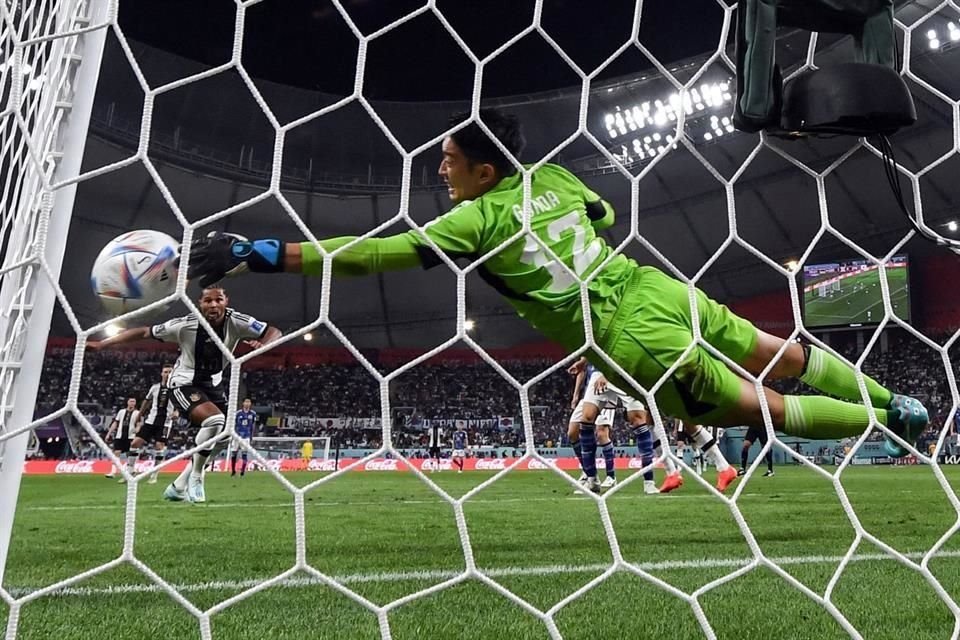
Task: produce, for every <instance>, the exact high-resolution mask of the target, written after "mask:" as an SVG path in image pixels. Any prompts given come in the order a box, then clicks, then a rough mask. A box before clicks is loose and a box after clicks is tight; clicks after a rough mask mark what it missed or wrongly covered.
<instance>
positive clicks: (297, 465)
mask: <svg viewBox="0 0 960 640" xmlns="http://www.w3.org/2000/svg"><path fill="white" fill-rule="evenodd" d="M358 460H360V458H341V459H340V463H339V467H337V463H336V461H334V460H316V459H315V460H311V461H310V462H309V464H307V465H306V466H304V463H303V460H301V459H299V458H286V459H283V460H268V461H267V463H268V465H269V466H270V467H271V468H273V469H276V470H277V471H304V470H306V471H335V470H336V469H337V468H339V469H344V468H346V467H348V466H350V465H351V464H353V463H355V462H357V461H358ZM516 461H517V458H467V459H465V460H464V461H463V468H464V470H466V471H500V470H501V469H506V468H507V467H509V466H510V465H512V464H513V463H514V462H516ZM409 463H410V464H412V465H413V466H415V467H416V468H418V469H421V470H423V471H430V470H434V469H437V468H438V467H437V463H436V461H435V460H421V459H410V460H409ZM549 463H550V464H551V466H554V467H555V468H557V469H561V470H563V471H574V470H576V469H579V468H580V465H579V464H578V463H577V461H576V460H575V459H574V458H555V459H550V460H549ZM597 463H598V465H599V466H601V467H602V466H603V460H598V461H597ZM185 465H186V462H185V461H184V460H178V461H176V462H174V463H173V464H171V465H169V466H166V467H164V468H163V470H162V471H161V473H167V472H169V473H173V472H177V473H179V472H180V471H182V470H183V467H184V466H185ZM642 466H643V465H642V463H641V462H640V459H639V458H617V459H616V468H617V469H640V468H641V467H642ZM658 466H659V465H658ZM110 467H111V464H110V461H109V460H60V461H57V460H28V461H27V462H26V463H25V465H24V473H26V474H31V475H42V474H51V475H52V474H91V475H96V474H106V473H107V472H108V471H110ZM152 468H153V462H152V461H149V460H148V461H144V462H140V463H137V466H136V470H137V472H139V473H143V472H145V471H150V469H152ZM229 468H230V465H229V464H227V463H226V461H225V460H217V461H216V462H215V463H214V466H213V470H214V471H229ZM262 468H263V465H261V464H260V463H259V462H256V461H253V460H251V461H250V466H249V467H248V469H262ZM454 468H455V467H454V465H453V462H451V461H450V459H449V458H442V459H441V460H440V466H439V469H440V470H441V471H444V470H452V469H454ZM516 468H517V469H524V470H530V469H533V470H539V469H546V468H547V466H546V465H545V464H543V463H542V462H540V461H539V460H533V459H527V460H524V461H523V462H521V463H520V464H519V465H518V466H517V467H516ZM353 470H354V471H408V470H409V469H408V468H407V466H406V464H404V463H403V462H402V461H401V460H399V459H397V458H373V459H371V460H367V461H366V462H364V463H363V464H360V465H357V466H356V467H354V469H353Z"/></svg>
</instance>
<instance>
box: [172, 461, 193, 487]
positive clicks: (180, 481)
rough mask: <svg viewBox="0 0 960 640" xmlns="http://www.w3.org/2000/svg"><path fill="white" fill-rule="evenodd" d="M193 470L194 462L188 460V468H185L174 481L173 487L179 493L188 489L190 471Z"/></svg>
mask: <svg viewBox="0 0 960 640" xmlns="http://www.w3.org/2000/svg"><path fill="white" fill-rule="evenodd" d="M191 469H193V460H187V466H186V467H184V468H183V471H181V472H180V475H178V476H177V479H176V480H174V481H173V486H174V488H175V489H177V490H178V491H185V490H186V488H187V478H189V477H190V470H191Z"/></svg>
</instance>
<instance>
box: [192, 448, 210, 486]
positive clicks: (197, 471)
mask: <svg viewBox="0 0 960 640" xmlns="http://www.w3.org/2000/svg"><path fill="white" fill-rule="evenodd" d="M208 457H209V456H207V455H206V454H203V453H195V454H193V468H192V470H191V472H190V475H191V476H193V479H194V480H200V479H202V478H203V467H204V466H206V464H207V458H208Z"/></svg>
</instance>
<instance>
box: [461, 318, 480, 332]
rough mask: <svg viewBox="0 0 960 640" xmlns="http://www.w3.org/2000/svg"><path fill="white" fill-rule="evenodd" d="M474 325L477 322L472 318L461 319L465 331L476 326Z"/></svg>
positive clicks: (471, 329)
mask: <svg viewBox="0 0 960 640" xmlns="http://www.w3.org/2000/svg"><path fill="white" fill-rule="evenodd" d="M476 326H477V323H476V322H474V321H473V320H470V319H469V318H467V319H466V320H464V321H463V328H464V329H465V330H466V331H473V330H474V328H476Z"/></svg>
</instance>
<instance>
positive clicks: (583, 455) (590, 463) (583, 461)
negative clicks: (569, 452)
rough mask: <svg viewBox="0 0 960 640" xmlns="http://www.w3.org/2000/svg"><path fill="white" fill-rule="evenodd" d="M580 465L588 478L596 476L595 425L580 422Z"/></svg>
mask: <svg viewBox="0 0 960 640" xmlns="http://www.w3.org/2000/svg"><path fill="white" fill-rule="evenodd" d="M580 466H581V467H583V472H584V473H585V474H587V477H588V478H594V479H596V477H597V425H595V424H593V423H592V422H581V423H580Z"/></svg>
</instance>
